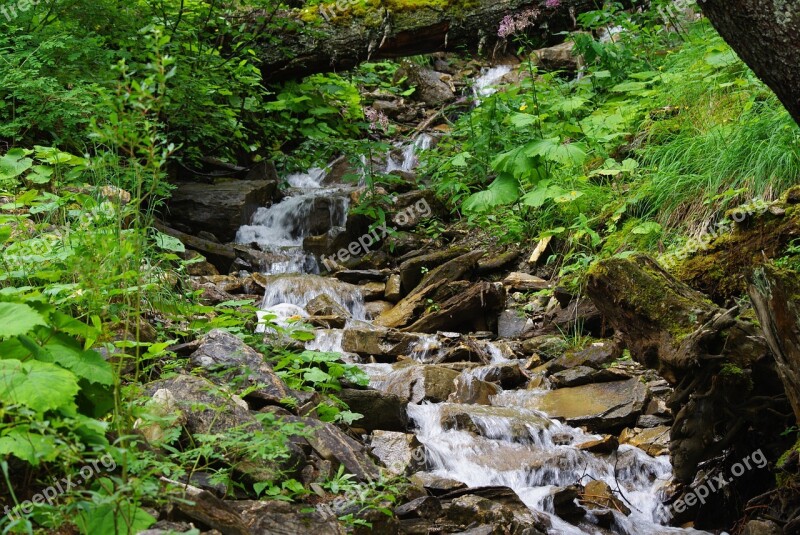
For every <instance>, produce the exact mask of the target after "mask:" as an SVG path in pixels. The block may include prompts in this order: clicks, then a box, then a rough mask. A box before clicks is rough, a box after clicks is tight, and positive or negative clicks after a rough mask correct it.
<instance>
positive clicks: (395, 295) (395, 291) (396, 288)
mask: <svg viewBox="0 0 800 535" xmlns="http://www.w3.org/2000/svg"><path fill="white" fill-rule="evenodd" d="M400 286H401V282H400V275H397V274H392V275H390V276H389V278H388V279H387V280H386V292H385V293H384V297H385V298H386V300H387V301H391V302H392V303H397V302H398V301H400V299H401V298H402V297H403V293H402V291H401V289H400Z"/></svg>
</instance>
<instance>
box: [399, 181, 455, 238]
mask: <svg viewBox="0 0 800 535" xmlns="http://www.w3.org/2000/svg"><path fill="white" fill-rule="evenodd" d="M387 208H388V211H389V214H388V216H387V222H389V221H390V222H391V226H392V227H393V228H395V229H397V230H410V229H413V228H415V227H416V226H417V225H419V224H420V223H421V222H422V221H423V220H425V219H427V218H430V217H436V216H439V217H443V216H445V215H447V213H448V212H447V209H446V208H445V206H444V205H443V204H442V203H441V202H439V200H438V199H437V198H436V193H435V192H434V191H433V190H429V189H425V190H419V189H415V190H413V191H409V192H408V193H401V194H400V195H396V196H394V202H393V203H392V205H391V206H388V207H387Z"/></svg>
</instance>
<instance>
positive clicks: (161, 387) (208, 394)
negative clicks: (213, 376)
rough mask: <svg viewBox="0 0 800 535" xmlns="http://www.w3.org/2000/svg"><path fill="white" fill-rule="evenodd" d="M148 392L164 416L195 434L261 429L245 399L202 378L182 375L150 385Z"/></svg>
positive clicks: (146, 392)
mask: <svg viewBox="0 0 800 535" xmlns="http://www.w3.org/2000/svg"><path fill="white" fill-rule="evenodd" d="M144 391H145V394H146V395H147V396H148V397H150V398H152V399H151V400H150V401H154V405H156V406H159V405H160V406H161V407H163V408H164V410H161V411H160V413H161V414H164V415H166V414H174V415H175V416H176V417H179V421H181V422H183V425H184V427H185V428H186V430H187V431H188V432H189V433H191V434H193V435H195V434H215V433H224V432H226V431H227V430H229V429H231V428H234V427H243V428H249V429H253V430H257V429H259V428H260V427H261V426H260V425H259V424H258V422H257V421H256V420H255V418H253V416H252V415H251V414H250V411H249V409H248V406H247V403H245V401H244V400H242V399H241V398H240V397H238V396H236V395H233V394H231V393H230V392H229V391H227V390H226V389H223V388H220V387H218V386H216V385H215V384H214V383H212V382H211V381H209V380H207V379H203V378H201V377H194V376H191V375H178V376H176V377H172V378H170V379H162V380H159V381H154V382H152V383H149V384H147V385H145V387H144Z"/></svg>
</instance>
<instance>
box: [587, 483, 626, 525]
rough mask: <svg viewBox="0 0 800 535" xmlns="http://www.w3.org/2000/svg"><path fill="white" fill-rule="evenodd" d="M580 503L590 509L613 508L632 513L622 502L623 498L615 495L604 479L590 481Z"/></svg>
mask: <svg viewBox="0 0 800 535" xmlns="http://www.w3.org/2000/svg"><path fill="white" fill-rule="evenodd" d="M580 503H581V505H583V506H584V507H586V508H587V509H590V510H594V509H611V510H614V511H619V512H620V513H622V514H623V515H626V516H627V515H629V514H631V510H630V509H628V508H627V507H626V506H625V504H624V503H622V500H620V499H619V498H617V497H616V496H614V493H613V492H612V491H611V487H609V486H608V484H607V483H605V482H603V481H598V480H592V481H590V482H588V483H587V484H586V486H585V487H584V489H583V492H582V493H581V498H580Z"/></svg>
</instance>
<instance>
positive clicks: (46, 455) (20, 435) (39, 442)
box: [0, 426, 58, 466]
mask: <svg viewBox="0 0 800 535" xmlns="http://www.w3.org/2000/svg"><path fill="white" fill-rule="evenodd" d="M6 455H13V456H14V457H16V458H17V459H21V460H23V461H25V462H27V463H28V464H30V465H31V466H39V463H41V462H49V461H53V460H55V459H56V458H57V457H58V447H57V445H56V440H55V437H54V436H47V435H41V434H38V433H31V431H30V428H29V427H28V426H17V427H14V428H13V429H11V431H9V432H8V434H6V435H4V436H2V437H0V456H6Z"/></svg>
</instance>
